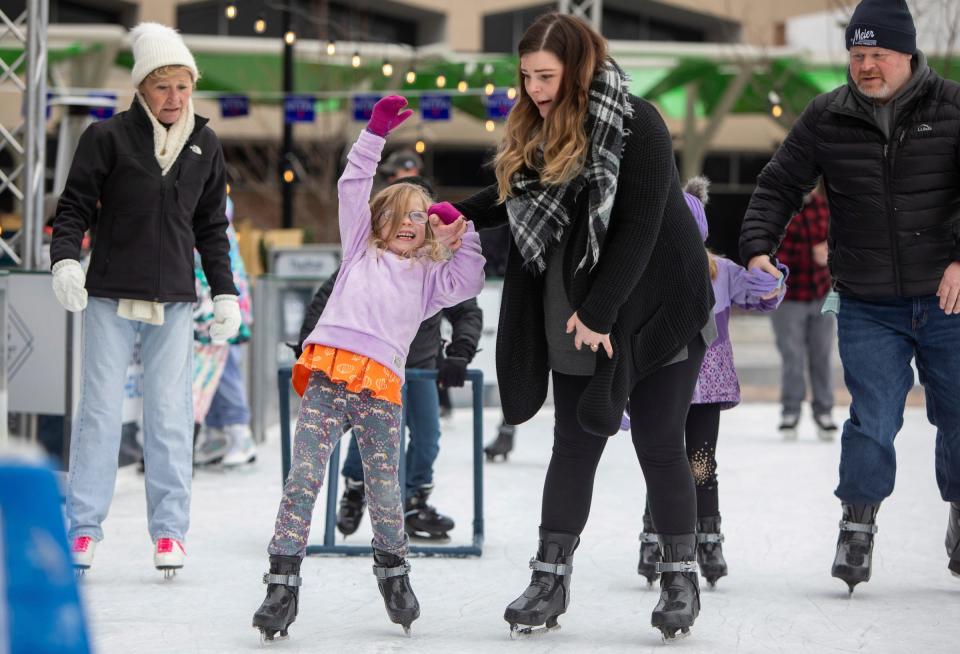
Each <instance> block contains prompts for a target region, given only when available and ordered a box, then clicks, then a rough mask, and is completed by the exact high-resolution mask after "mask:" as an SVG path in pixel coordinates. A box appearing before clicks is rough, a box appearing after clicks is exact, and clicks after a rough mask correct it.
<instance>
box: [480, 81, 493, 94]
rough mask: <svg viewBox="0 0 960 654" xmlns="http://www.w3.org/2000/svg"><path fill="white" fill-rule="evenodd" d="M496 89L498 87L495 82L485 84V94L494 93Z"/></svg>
mask: <svg viewBox="0 0 960 654" xmlns="http://www.w3.org/2000/svg"><path fill="white" fill-rule="evenodd" d="M495 90H496V87H495V86H494V85H493V82H487V83H486V84H484V86H483V93H484V95H493V92H494V91H495Z"/></svg>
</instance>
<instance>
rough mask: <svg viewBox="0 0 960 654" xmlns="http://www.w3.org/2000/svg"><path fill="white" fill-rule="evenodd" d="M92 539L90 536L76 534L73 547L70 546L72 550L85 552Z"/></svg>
mask: <svg viewBox="0 0 960 654" xmlns="http://www.w3.org/2000/svg"><path fill="white" fill-rule="evenodd" d="M91 540H93V538H91V537H90V536H77V537H76V538H74V539H73V547H72V548H70V549H71V551H73V552H86V551H87V549H88V548H89V547H90V541H91Z"/></svg>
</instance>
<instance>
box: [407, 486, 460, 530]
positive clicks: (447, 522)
mask: <svg viewBox="0 0 960 654" xmlns="http://www.w3.org/2000/svg"><path fill="white" fill-rule="evenodd" d="M432 492H433V484H428V485H425V486H421V487H420V488H418V489H417V490H416V491H414V492H413V494H412V495H410V497H408V498H407V501H406V503H405V505H404V515H403V527H404V530H405V531H406V532H407V535H408V536H410V537H411V538H422V539H425V540H441V541H442V540H448V539H449V538H450V537H449V535H448V532H449V531H450V530H452V529H453V528H454V526H455V524H456V523H454V521H453V520H452V519H451V518H449V517H447V516H445V515H442V514H440V513H438V512H437V510H436V509H435V508H434V507H432V506H431V505H429V504H427V500H428V499H430V493H432Z"/></svg>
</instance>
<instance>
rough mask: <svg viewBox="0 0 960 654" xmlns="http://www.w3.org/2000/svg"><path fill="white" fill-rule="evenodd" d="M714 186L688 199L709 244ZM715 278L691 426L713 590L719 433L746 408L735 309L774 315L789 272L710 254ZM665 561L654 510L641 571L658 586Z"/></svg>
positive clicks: (718, 573)
mask: <svg viewBox="0 0 960 654" xmlns="http://www.w3.org/2000/svg"><path fill="white" fill-rule="evenodd" d="M708 186H709V182H708V181H707V180H706V179H705V178H703V177H695V178H693V179H691V180H690V181H689V182H687V185H686V188H685V190H684V197H685V199H686V201H687V206H689V207H690V211H691V213H693V216H694V218H696V220H697V226H698V227H699V228H700V235H701V236H703V239H704V241H706V239H707V216H706V213H705V212H704V208H703V207H704V205H705V204H706V202H707V189H708ZM708 256H709V258H710V277H711V278H712V280H713V295H714V297H715V298H716V303H715V304H714V306H713V315H714V318H715V320H716V324H717V339H716V340H715V341H714V342H713V344H712V345H710V347H709V348H707V352H706V354H705V355H704V358H703V364H702V365H701V366H700V376H699V377H698V378H697V386H696V388H695V389H694V392H693V400H692V401H691V403H690V412H689V413H688V414H687V423H686V448H687V458H688V459H689V460H690V468H691V470H692V471H693V479H694V482H695V483H696V491H697V562H698V563H699V564H700V572H701V574H702V575H703V577H704V578H705V579H706V580H707V583H709V584H710V586H711V587H712V586H714V585H716V583H717V579H719V578H720V577H724V576H726V574H727V562H726V561H725V560H724V558H723V550H722V546H721V543H722V542H723V534H721V533H720V508H719V502H718V498H717V459H716V446H717V434H718V431H719V429H720V411H722V410H725V409H732V408H733V407H735V406H737V404H739V403H740V382H739V381H738V380H737V371H736V369H735V368H734V365H733V347H732V346H731V344H730V329H729V323H730V307H731V306H733V305H736V306H738V307H740V308H742V309H749V310H752V311H773V310H774V309H776V308H777V307H778V306H780V302H782V301H783V290H784V287H783V284H784V282H785V281H786V277H787V273H788V272H789V271H788V270H787V268H786V266H784V265H783V264H778V266H777V267H778V269H779V270H780V272H781V274H782V275H783V276H782V277H780V278H779V279H777V278H775V277H773V276H772V275H770V274H769V273H766V272H763V271H760V270H751V271H747V270H746V269H744V268H743V267H741V266H738V265H737V264H735V263H733V262H732V261H730V260H729V259H724V258H723V257H718V256H716V255H715V254H713V253H712V252H708ZM659 560H660V545H659V544H658V542H657V534H656V532H655V529H654V526H653V522H652V520H651V518H650V510H649V507H648V508H647V509H646V510H645V511H644V514H643V533H641V534H640V563H639V564H638V566H637V572H638V573H639V574H641V575H643V576H645V577H646V578H647V580H648V581H649V582H650V583H651V584H653V582H654V581H655V580H656V579H657V577H658V576H659V575H658V573H657V570H656V563H657V562H658V561H659Z"/></svg>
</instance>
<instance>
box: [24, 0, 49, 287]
mask: <svg viewBox="0 0 960 654" xmlns="http://www.w3.org/2000/svg"><path fill="white" fill-rule="evenodd" d="M27 11H28V14H27V53H28V54H27V85H26V91H25V93H26V96H27V102H26V105H27V115H26V121H25V122H26V131H27V133H26V146H27V147H26V171H25V172H26V193H25V194H24V199H23V230H24V235H25V239H24V243H23V268H24V269H25V270H36V269H37V268H39V267H40V248H41V244H42V233H43V195H44V186H45V184H44V182H45V180H46V145H47V120H46V115H47V22H48V16H49V5H48V3H47V2H46V0H29V1H28V3H27Z"/></svg>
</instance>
